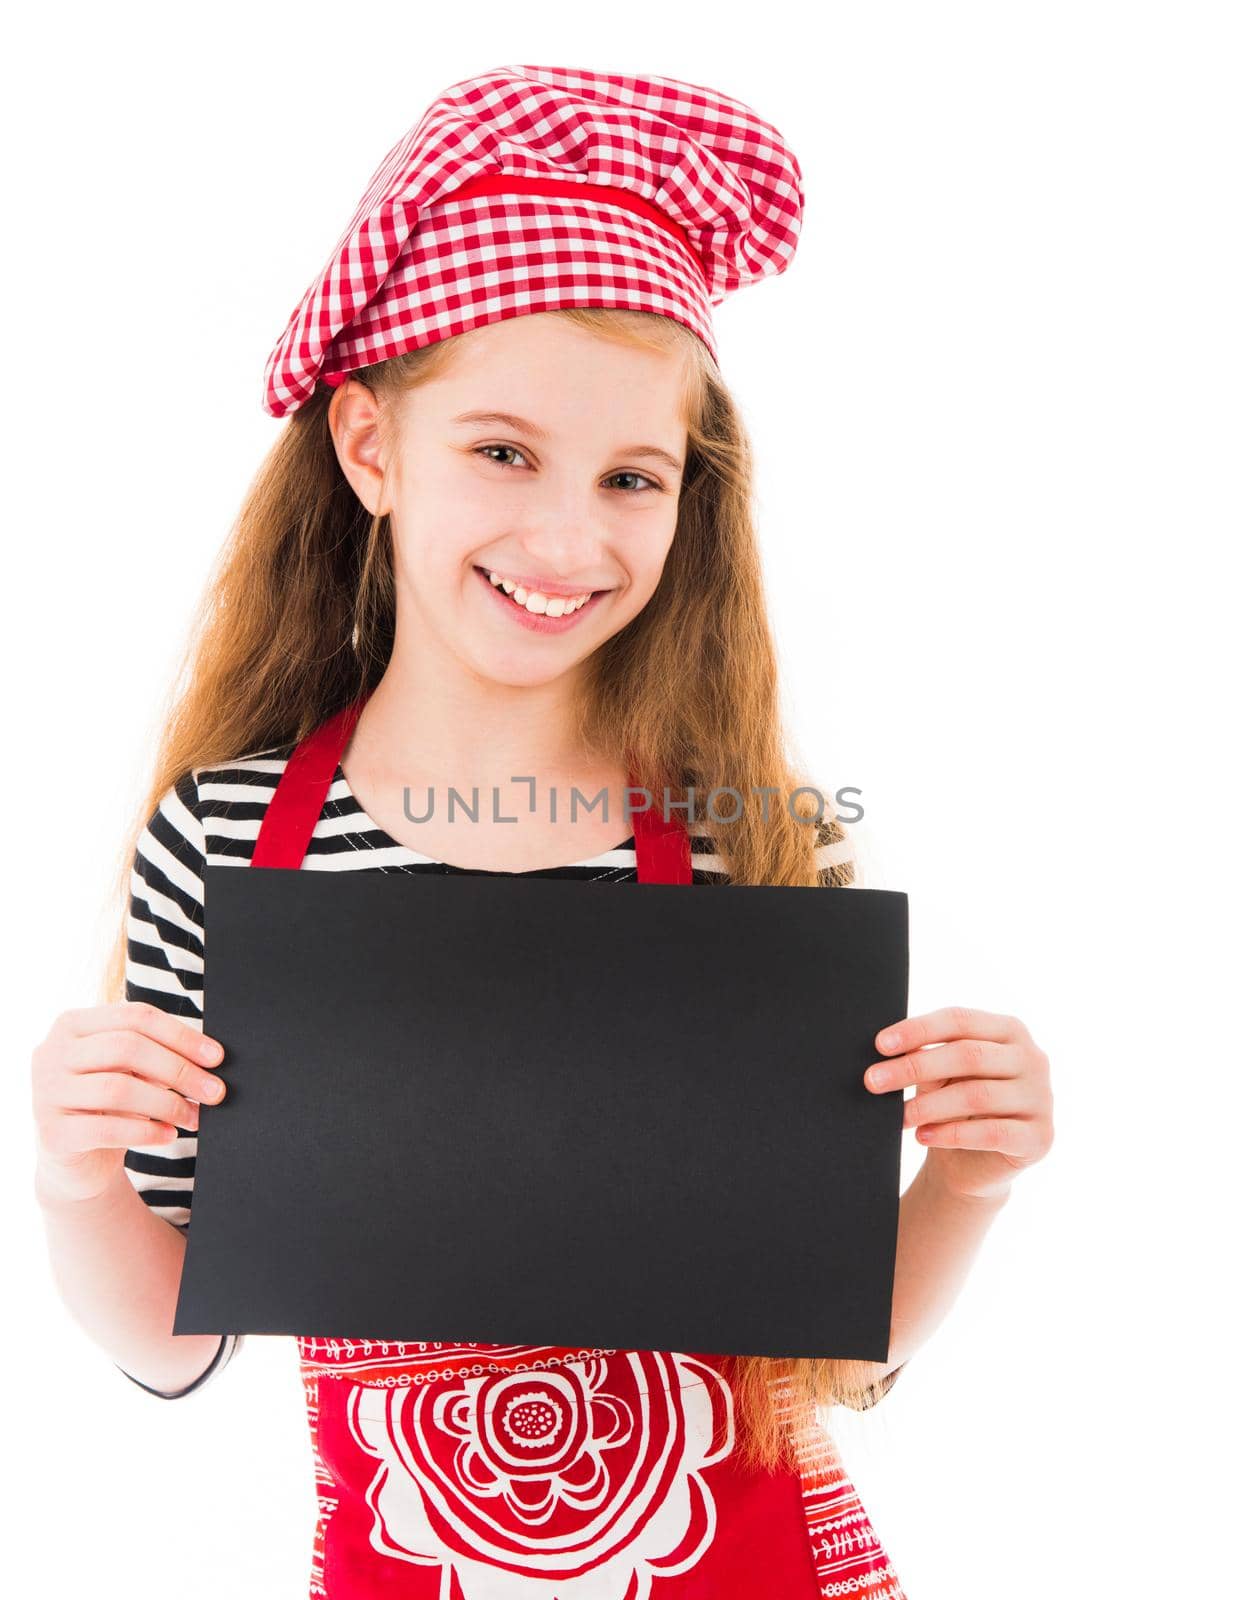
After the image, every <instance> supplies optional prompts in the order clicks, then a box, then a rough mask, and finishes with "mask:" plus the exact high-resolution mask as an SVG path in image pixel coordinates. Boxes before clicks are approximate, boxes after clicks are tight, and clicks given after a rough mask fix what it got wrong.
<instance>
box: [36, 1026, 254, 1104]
mask: <svg viewBox="0 0 1259 1600" xmlns="http://www.w3.org/2000/svg"><path fill="white" fill-rule="evenodd" d="M65 1062H66V1065H67V1066H68V1067H69V1068H70V1070H71V1072H73V1073H84V1072H110V1071H114V1072H116V1071H118V1070H119V1069H121V1070H123V1071H125V1072H131V1073H134V1074H135V1075H136V1076H137V1077H140V1078H150V1079H152V1081H153V1082H154V1083H160V1084H164V1085H165V1086H166V1087H167V1088H168V1089H174V1090H175V1092H176V1093H177V1094H181V1095H183V1097H184V1099H185V1100H198V1101H204V1102H206V1103H214V1102H217V1101H219V1100H221V1099H222V1098H223V1094H224V1091H225V1089H226V1085H225V1084H224V1082H223V1080H222V1078H219V1077H216V1076H215V1074H214V1073H212V1072H207V1071H205V1069H204V1068H202V1067H197V1066H194V1065H193V1064H192V1062H191V1061H189V1060H188V1058H187V1056H184V1055H180V1053H179V1052H178V1051H177V1050H171V1049H169V1048H168V1047H167V1046H166V1045H164V1044H158V1043H156V1042H155V1041H154V1040H153V1039H150V1038H148V1037H147V1036H146V1035H145V1034H142V1033H134V1032H132V1031H131V1030H130V1029H123V1030H119V1031H118V1032H116V1033H88V1034H83V1035H81V1036H80V1037H79V1038H76V1039H72V1040H71V1041H70V1043H69V1044H68V1045H67V1046H66V1052H65Z"/></svg>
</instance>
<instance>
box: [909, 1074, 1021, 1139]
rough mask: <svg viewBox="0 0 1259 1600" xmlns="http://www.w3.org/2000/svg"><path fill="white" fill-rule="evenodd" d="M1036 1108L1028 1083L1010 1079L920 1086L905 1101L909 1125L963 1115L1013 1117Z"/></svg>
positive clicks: (944, 1120) (912, 1126)
mask: <svg viewBox="0 0 1259 1600" xmlns="http://www.w3.org/2000/svg"><path fill="white" fill-rule="evenodd" d="M1034 1110H1035V1105H1034V1103H1033V1096H1032V1092H1031V1090H1030V1088H1029V1086H1028V1085H1027V1084H1025V1083H1022V1082H1019V1081H1015V1080H1012V1079H1010V1078H963V1079H962V1080H961V1081H960V1082H958V1083H950V1084H947V1085H946V1086H945V1087H944V1088H942V1089H921V1090H919V1092H918V1093H917V1094H916V1095H914V1097H913V1099H912V1100H906V1102H905V1117H904V1121H903V1123H902V1126H903V1127H906V1128H918V1127H922V1126H923V1125H924V1124H927V1123H938V1122H951V1121H952V1120H953V1119H954V1118H963V1117H994V1116H995V1117H1010V1116H1019V1115H1030V1114H1031V1113H1032V1112H1033V1111H1034Z"/></svg>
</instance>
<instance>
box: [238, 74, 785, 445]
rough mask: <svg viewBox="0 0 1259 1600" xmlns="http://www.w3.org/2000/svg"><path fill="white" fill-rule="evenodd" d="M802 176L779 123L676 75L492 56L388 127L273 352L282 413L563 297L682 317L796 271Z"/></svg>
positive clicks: (267, 400)
mask: <svg viewBox="0 0 1259 1600" xmlns="http://www.w3.org/2000/svg"><path fill="white" fill-rule="evenodd" d="M803 212H804V194H803V191H802V189H801V184H800V168H799V164H798V163H797V161H796V158H795V156H794V155H793V154H792V152H791V151H790V149H788V147H787V145H786V144H785V143H784V142H783V139H782V136H781V134H780V133H779V132H778V131H777V129H776V128H774V127H772V126H771V125H770V124H769V123H768V122H765V121H763V120H762V119H761V118H760V117H758V116H757V115H756V113H755V112H754V111H752V110H750V109H749V108H748V107H747V106H745V105H743V104H742V103H741V102H740V101H738V100H732V99H730V98H729V96H727V95H724V94H721V93H719V92H718V91H717V90H715V89H705V88H701V87H699V86H698V85H696V84H692V83H682V82H679V81H677V80H676V79H673V78H659V77H641V76H633V77H623V76H620V75H618V74H615V73H600V72H587V71H584V70H582V69H580V68H577V67H495V68H494V69H493V70H492V71H490V72H485V73H482V74H481V75H480V76H479V77H475V78H468V79H465V80H464V81H463V82H462V83H457V84H455V85H454V86H453V87H451V88H450V89H447V90H446V91H445V92H444V93H443V94H442V95H441V96H440V97H439V98H438V99H437V100H435V101H434V102H433V104H432V105H431V106H430V107H429V109H428V110H427V111H426V112H425V113H424V115H423V117H422V118H421V119H420V121H419V122H417V123H416V124H415V126H414V127H413V128H412V129H411V130H410V131H409V132H408V133H406V134H404V135H403V136H402V138H401V139H400V140H399V141H398V142H397V144H395V145H394V147H393V149H392V150H390V151H389V153H388V155H386V157H385V159H384V160H383V161H382V162H381V163H380V165H379V167H378V168H377V169H376V171H375V173H374V174H373V176H372V179H371V182H370V183H369V184H368V186H367V188H366V190H365V192H364V194H363V197H362V199H361V200H360V201H359V203H358V208H357V210H356V211H355V213H354V216H353V218H352V219H351V221H350V223H349V226H348V227H347V228H346V230H345V232H344V234H343V235H342V236H341V239H340V241H339V242H338V244H337V246H336V248H335V249H334V250H333V252H332V254H331V256H330V257H329V258H328V261H327V264H326V265H325V266H324V268H323V270H322V272H320V274H319V276H318V277H317V278H316V279H315V281H314V282H313V283H312V284H311V286H310V287H309V289H307V291H306V293H305V294H304V295H303V296H302V298H301V300H300V301H299V303H298V305H297V306H296V307H295V309H294V311H293V314H292V316H291V317H290V318H289V322H288V326H287V328H285V330H284V332H283V334H282V335H281V336H280V338H279V340H278V341H277V343H276V345H275V348H274V349H273V350H272V352H271V355H270V357H269V358H268V360H267V366H266V373H265V397H264V400H263V407H264V409H265V410H266V411H268V412H270V413H271V415H272V416H277V417H282V416H285V415H286V414H287V413H289V412H291V411H295V410H296V409H297V408H298V407H299V406H301V405H302V404H303V403H304V402H305V401H306V400H308V399H309V398H310V396H311V395H312V394H313V393H314V391H315V386H316V384H317V383H318V382H319V380H320V379H321V378H322V379H323V381H324V382H325V383H326V384H328V385H330V386H331V387H334V388H335V387H336V385H337V384H339V383H341V382H343V381H344V379H345V377H346V375H347V374H348V373H350V372H353V371H354V370H355V369H357V368H359V367H363V366H367V365H370V364H371V363H372V362H375V361H383V360H385V359H386V358H388V357H390V356H397V355H401V354H402V353H403V352H404V351H407V350H415V349H418V348H420V347H421V346H422V345H428V344H433V343H435V342H436V341H437V340H438V339H445V338H449V337H451V336H452V335H453V334H458V333H465V332H467V331H468V329H470V328H477V327H481V326H483V325H485V324H486V323H491V322H497V321H499V320H501V319H503V318H506V317H515V316H522V315H525V314H527V313H529V312H536V311H554V310H556V309H558V308H559V307H561V306H621V307H625V308H628V309H630V310H635V311H654V312H658V313H660V314H661V315H664V316H668V317H673V318H675V319H676V320H677V321H678V322H681V323H682V324H683V325H684V326H686V327H688V328H689V329H690V330H691V331H692V332H693V333H694V334H696V335H697V336H698V337H699V338H700V339H702V340H703V342H704V344H705V345H706V346H707V347H708V349H709V351H710V352H711V354H712V356H713V359H714V361H715V360H716V358H717V352H716V347H715V343H714V338H713V328H712V316H711V312H712V307H713V306H714V305H717V304H719V303H720V302H721V301H722V300H724V299H725V298H726V297H727V296H728V295H729V294H731V293H732V292H733V291H734V290H735V289H738V288H741V287H742V286H743V285H744V284H749V283H756V282H757V281H758V280H759V279H761V278H767V277H769V276H771V275H772V274H774V273H777V272H782V271H783V270H784V269H785V268H786V267H787V265H788V263H789V262H790V260H791V258H792V256H793V255H794V254H795V249H796V242H797V239H798V237H799V231H800V222H801V218H802V216H803Z"/></svg>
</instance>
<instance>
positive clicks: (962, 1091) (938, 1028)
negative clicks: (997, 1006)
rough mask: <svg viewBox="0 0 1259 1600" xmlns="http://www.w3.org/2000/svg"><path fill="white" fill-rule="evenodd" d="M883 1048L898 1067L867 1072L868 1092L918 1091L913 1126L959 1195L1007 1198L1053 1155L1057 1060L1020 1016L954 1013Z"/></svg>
mask: <svg viewBox="0 0 1259 1600" xmlns="http://www.w3.org/2000/svg"><path fill="white" fill-rule="evenodd" d="M874 1043H875V1047H876V1048H877V1049H879V1050H881V1051H882V1052H883V1053H884V1054H885V1055H895V1056H896V1059H895V1060H894V1061H886V1062H879V1063H876V1064H875V1065H874V1066H871V1067H869V1068H867V1070H866V1076H865V1081H866V1085H867V1087H868V1088H870V1089H872V1090H873V1091H874V1092H875V1093H876V1094H878V1093H883V1092H885V1091H886V1090H888V1089H903V1088H906V1087H907V1086H908V1085H910V1084H913V1085H914V1086H915V1091H916V1092H915V1094H914V1097H913V1099H911V1100H907V1101H906V1102H905V1122H904V1126H905V1127H907V1128H914V1127H916V1128H917V1129H918V1137H919V1139H920V1140H921V1141H922V1142H923V1143H924V1144H926V1145H927V1146H928V1147H929V1148H928V1152H927V1161H928V1163H931V1164H932V1165H933V1169H934V1170H935V1172H936V1173H937V1175H938V1177H939V1178H940V1180H941V1182H942V1183H944V1184H945V1185H946V1186H947V1187H948V1188H949V1189H950V1190H952V1191H953V1192H954V1193H955V1194H959V1195H968V1196H972V1197H974V1198H978V1199H991V1198H995V1197H998V1196H1001V1195H1004V1194H1005V1193H1006V1192H1007V1191H1008V1189H1009V1187H1010V1185H1011V1183H1012V1182H1013V1180H1014V1177H1015V1175H1016V1174H1017V1173H1019V1172H1021V1171H1022V1170H1023V1168H1024V1167H1030V1166H1031V1164H1032V1163H1033V1162H1034V1161H1039V1160H1040V1159H1041V1157H1042V1156H1044V1155H1046V1154H1047V1153H1048V1151H1049V1147H1050V1146H1051V1145H1052V1143H1053V1137H1054V1130H1053V1094H1052V1092H1051V1090H1050V1087H1049V1057H1048V1056H1047V1055H1046V1054H1045V1052H1044V1051H1043V1050H1041V1049H1040V1048H1039V1047H1038V1046H1037V1045H1036V1043H1035V1042H1034V1041H1033V1039H1032V1036H1031V1034H1029V1033H1028V1031H1027V1029H1026V1028H1025V1027H1024V1026H1023V1024H1022V1023H1021V1022H1020V1021H1019V1019H1018V1018H1017V1017H1002V1016H996V1015H994V1014H993V1013H992V1012H988V1011H969V1010H967V1009H966V1008H965V1007H963V1006H949V1007H946V1008H945V1009H944V1010H942V1011H932V1012H929V1013H928V1014H927V1015H926V1016H922V1017H907V1018H906V1019H905V1020H904V1021H903V1022H897V1023H895V1024H893V1026H892V1027H890V1028H884V1029H883V1030H882V1032H881V1033H880V1034H879V1035H878V1037H877V1038H876V1039H875V1041H874ZM924 1046H930V1047H931V1048H923V1047H924ZM898 1052H899V1053H898Z"/></svg>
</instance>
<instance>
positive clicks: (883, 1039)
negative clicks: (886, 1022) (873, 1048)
mask: <svg viewBox="0 0 1259 1600" xmlns="http://www.w3.org/2000/svg"><path fill="white" fill-rule="evenodd" d="M900 1042H901V1036H900V1034H899V1033H881V1034H880V1035H879V1049H880V1050H898V1049H899V1048H900Z"/></svg>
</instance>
